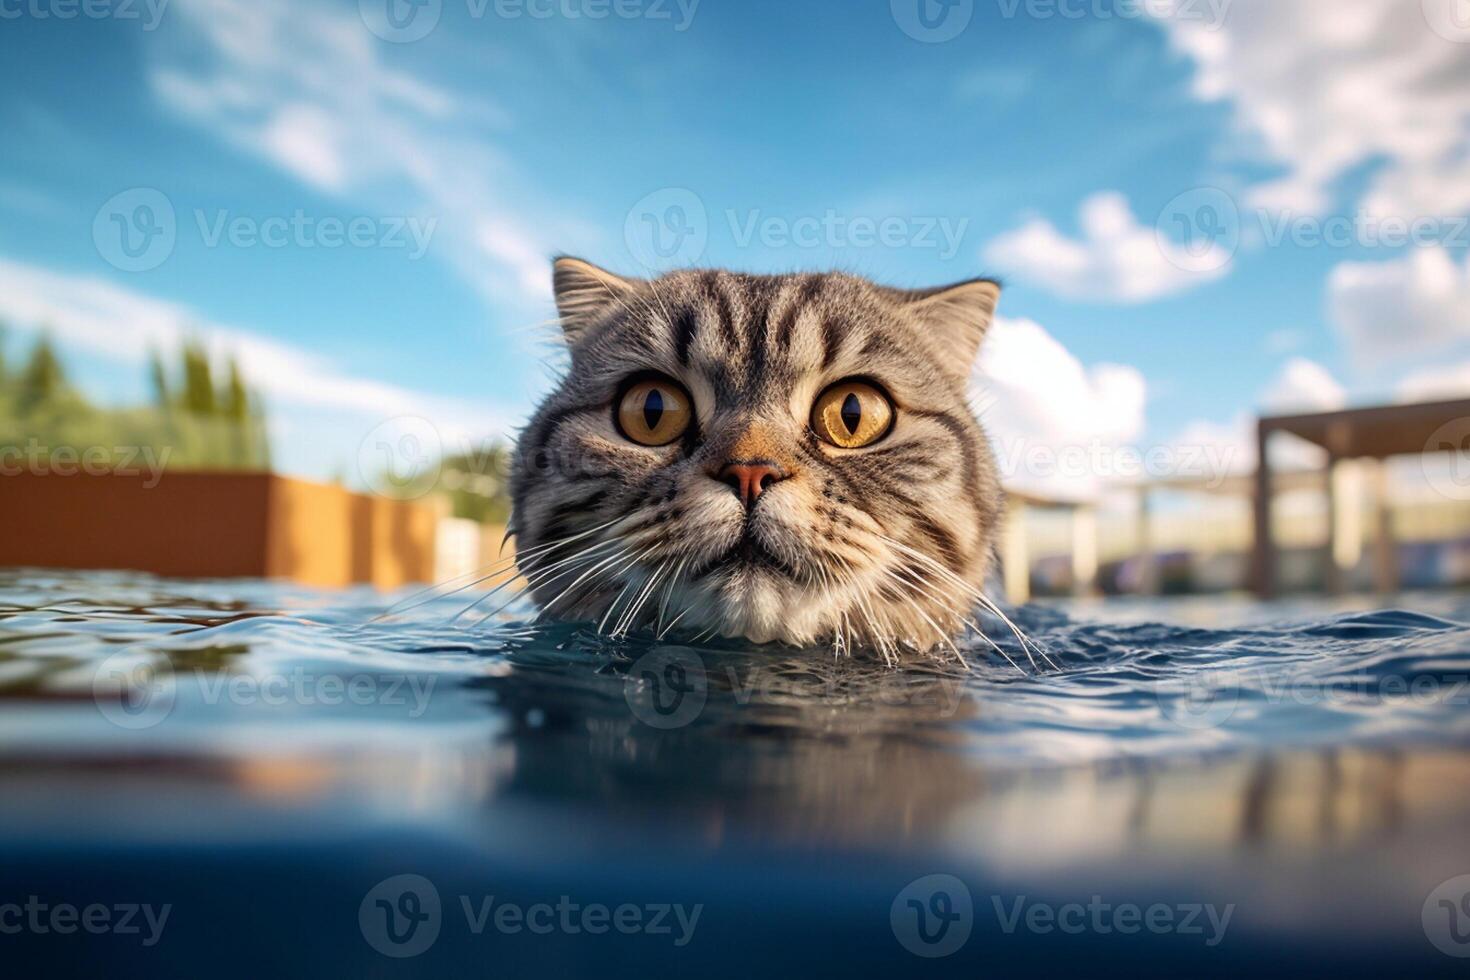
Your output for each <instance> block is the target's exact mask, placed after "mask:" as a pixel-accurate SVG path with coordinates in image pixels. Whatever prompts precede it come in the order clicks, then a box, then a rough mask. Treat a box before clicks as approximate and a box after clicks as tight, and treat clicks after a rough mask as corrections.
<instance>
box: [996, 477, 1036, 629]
mask: <svg viewBox="0 0 1470 980" xmlns="http://www.w3.org/2000/svg"><path fill="white" fill-rule="evenodd" d="M1006 510H1007V513H1006V527H1005V534H1004V535H1003V538H1002V544H1001V564H1002V566H1003V568H1002V571H1003V573H1004V575H1005V588H1006V599H1007V600H1009V601H1010V603H1011V604H1012V605H1016V606H1019V605H1021V604H1022V603H1025V602H1029V601H1030V599H1031V556H1030V555H1029V554H1028V553H1027V548H1026V502H1025V501H1023V500H1021V499H1020V498H1019V497H1014V496H1013V497H1010V498H1009V499H1008V501H1007V505H1006Z"/></svg>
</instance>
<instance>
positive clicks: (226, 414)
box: [0, 335, 270, 470]
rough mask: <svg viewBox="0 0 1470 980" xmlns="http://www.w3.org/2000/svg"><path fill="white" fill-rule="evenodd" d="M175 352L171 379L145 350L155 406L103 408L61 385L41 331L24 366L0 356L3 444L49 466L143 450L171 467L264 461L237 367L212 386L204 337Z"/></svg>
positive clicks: (266, 450) (260, 428)
mask: <svg viewBox="0 0 1470 980" xmlns="http://www.w3.org/2000/svg"><path fill="white" fill-rule="evenodd" d="M0 353H3V347H0ZM177 356H178V365H179V367H178V380H177V381H175V380H172V379H171V378H170V377H169V372H168V370H167V369H166V368H165V366H164V360H163V358H162V356H161V355H160V354H159V353H158V352H157V351H154V352H152V353H151V354H150V356H149V361H148V378H149V383H150V386H151V388H152V394H153V404H151V405H145V406H132V407H122V408H106V407H101V406H97V405H94V404H92V403H91V402H90V401H89V400H88V399H87V398H86V397H84V396H83V395H82V394H81V393H80V392H78V391H76V390H75V389H74V388H73V387H72V386H71V385H70V384H68V383H67V380H66V373H65V370H64V368H63V366H62V363H61V360H60V358H59V357H58V356H57V354H56V351H55V348H54V346H53V345H52V343H51V340H50V338H49V337H47V336H45V335H42V336H41V338H40V339H39V340H37V342H36V345H35V347H34V349H33V350H32V352H31V355H30V358H29V360H28V361H27V363H26V364H25V366H24V367H23V368H22V369H20V370H19V371H16V372H7V371H6V370H5V369H4V365H3V364H0V452H6V453H8V454H9V455H10V456H11V457H14V456H15V454H17V453H18V454H19V458H20V459H22V460H34V461H38V462H36V463H35V464H34V465H37V466H39V467H45V468H47V469H50V468H51V467H52V466H53V465H54V464H55V463H56V462H58V461H60V460H61V459H63V458H66V459H71V460H75V459H87V460H90V461H91V463H90V465H92V466H96V467H99V468H105V467H108V466H114V465H119V466H120V465H132V464H128V463H127V461H128V460H135V461H136V460H137V459H140V458H148V459H152V460H156V461H158V463H159V464H160V465H164V466H168V467H176V468H189V469H230V470H264V469H269V468H270V447H269V444H268V440H267V437H266V427H265V418H264V414H263V412H262V411H261V409H260V402H259V399H258V398H256V397H255V395H254V394H253V393H252V392H251V391H250V389H249V387H248V386H247V385H246V383H245V380H244V377H243V376H242V375H241V373H240V370H239V367H238V365H236V364H235V363H234V362H233V361H231V362H230V363H229V364H228V365H227V366H226V370H225V373H224V377H223V381H222V382H221V383H220V384H219V386H218V387H216V384H215V381H214V371H213V370H212V368H211V364H210V360H209V356H208V352H207V351H206V350H205V349H204V347H203V345H202V344H200V343H198V342H195V341H190V342H188V343H186V344H185V345H183V347H182V348H181V349H180V351H179V352H178V355H177ZM48 461H50V462H49V463H48Z"/></svg>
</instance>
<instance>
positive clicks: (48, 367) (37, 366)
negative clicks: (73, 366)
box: [15, 333, 66, 417]
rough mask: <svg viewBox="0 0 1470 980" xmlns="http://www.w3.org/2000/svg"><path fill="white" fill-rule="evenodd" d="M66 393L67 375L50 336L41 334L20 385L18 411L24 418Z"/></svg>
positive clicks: (16, 405) (24, 370) (17, 390)
mask: <svg viewBox="0 0 1470 980" xmlns="http://www.w3.org/2000/svg"><path fill="white" fill-rule="evenodd" d="M65 389H66V374H65V372H64V371H63V370H62V367H61V359H60V358H58V357H57V356H56V349H55V348H54V347H53V346H52V344H51V337H50V336H49V335H48V334H44V333H43V334H41V336H40V338H39V339H38V340H37V341H36V346H35V347H34V348H33V349H32V350H31V359H30V361H29V362H27V363H26V366H25V368H24V369H23V370H22V371H21V373H20V378H19V379H18V381H17V384H16V395H15V411H16V414H17V415H20V416H22V417H24V416H27V415H30V414H31V413H33V412H35V411H36V410H38V409H40V408H43V407H44V406H46V405H47V404H48V403H51V402H54V401H55V400H56V399H57V397H58V396H60V395H61V393H62V392H63V391H64V390H65Z"/></svg>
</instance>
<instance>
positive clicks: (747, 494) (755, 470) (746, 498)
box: [718, 460, 790, 510]
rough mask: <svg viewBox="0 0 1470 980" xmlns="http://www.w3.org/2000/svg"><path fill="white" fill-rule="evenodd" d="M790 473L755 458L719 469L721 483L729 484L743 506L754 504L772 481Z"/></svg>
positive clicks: (747, 507)
mask: <svg viewBox="0 0 1470 980" xmlns="http://www.w3.org/2000/svg"><path fill="white" fill-rule="evenodd" d="M789 475H790V474H789V473H787V472H786V471H785V470H783V469H781V467H779V466H777V465H776V464H774V463H770V462H766V461H763V460H757V461H755V462H751V463H727V464H726V465H725V468H724V469H722V470H720V475H719V477H718V479H719V481H720V482H721V483H726V484H729V486H730V489H732V490H734V491H735V495H736V496H738V497H739V498H740V499H741V501H742V502H744V504H745V507H746V509H747V510H749V509H750V508H751V507H753V506H755V501H756V498H757V497H759V496H760V495H761V494H763V493H765V492H766V490H768V489H769V488H770V487H771V485H772V484H773V483H778V482H780V481H781V480H784V479H786V478H787V477H788V476H789Z"/></svg>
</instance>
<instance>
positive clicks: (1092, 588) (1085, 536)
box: [1072, 504, 1098, 597]
mask: <svg viewBox="0 0 1470 980" xmlns="http://www.w3.org/2000/svg"><path fill="white" fill-rule="evenodd" d="M1097 550H1098V549H1097V509H1096V508H1095V507H1093V506H1092V505H1091V504H1078V505H1077V506H1076V507H1074V508H1072V593H1073V594H1074V595H1076V596H1081V597H1085V596H1092V595H1096V594H1097V565H1098V561H1097Z"/></svg>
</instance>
